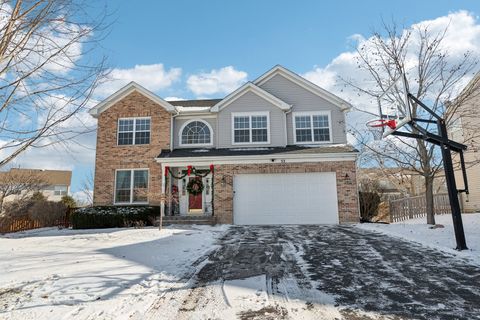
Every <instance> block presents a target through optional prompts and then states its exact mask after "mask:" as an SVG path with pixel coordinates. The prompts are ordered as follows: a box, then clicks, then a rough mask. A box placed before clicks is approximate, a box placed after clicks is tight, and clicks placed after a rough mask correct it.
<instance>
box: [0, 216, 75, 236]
mask: <svg viewBox="0 0 480 320" xmlns="http://www.w3.org/2000/svg"><path fill="white" fill-rule="evenodd" d="M69 213H70V212H67V213H66V214H65V216H64V217H63V218H62V219H58V220H55V221H53V222H48V223H47V222H41V221H38V220H32V219H30V218H29V217H28V216H23V217H17V218H15V219H6V218H2V217H0V233H8V232H17V231H25V230H31V229H37V228H46V227H64V228H68V227H69V226H70V214H69Z"/></svg>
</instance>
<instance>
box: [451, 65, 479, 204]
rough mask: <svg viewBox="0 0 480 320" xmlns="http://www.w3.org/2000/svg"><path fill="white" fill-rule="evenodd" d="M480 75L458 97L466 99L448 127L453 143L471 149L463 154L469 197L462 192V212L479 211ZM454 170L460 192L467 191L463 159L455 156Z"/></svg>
mask: <svg viewBox="0 0 480 320" xmlns="http://www.w3.org/2000/svg"><path fill="white" fill-rule="evenodd" d="M479 85H480V74H478V75H477V76H475V77H474V78H473V79H472V81H470V83H469V84H468V85H467V86H466V87H465V89H464V90H463V91H462V93H461V94H460V95H459V97H458V98H457V102H458V99H462V96H463V95H467V96H468V98H465V99H463V101H462V102H461V103H460V106H459V107H457V109H456V110H455V114H454V115H453V121H452V124H451V125H450V127H449V135H450V137H451V139H452V140H454V141H458V142H461V143H465V144H466V145H467V146H468V149H467V151H466V152H465V153H464V158H465V163H466V168H467V170H466V171H467V179H468V187H469V191H470V194H468V195H466V194H465V193H460V195H459V197H460V204H461V207H462V210H463V212H480V134H479V129H478V128H479V126H480V109H479V107H480V88H479ZM453 155H454V164H455V166H456V168H455V180H456V183H457V189H464V187H465V186H464V184H463V178H462V172H461V170H460V158H459V157H458V156H457V155H456V154H455V153H453Z"/></svg>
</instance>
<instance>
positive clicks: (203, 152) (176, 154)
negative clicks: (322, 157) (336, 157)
mask: <svg viewBox="0 0 480 320" xmlns="http://www.w3.org/2000/svg"><path fill="white" fill-rule="evenodd" d="M348 152H352V153H353V152H358V150H357V149H355V148H353V147H352V146H348V145H333V146H322V147H306V146H286V147H270V148H269V147H266V148H222V149H216V148H211V149H206V148H188V149H175V150H173V151H170V150H162V152H161V153H160V154H159V155H158V158H183V157H185V158H188V157H229V156H251V155H268V154H315V153H318V154H326V153H348Z"/></svg>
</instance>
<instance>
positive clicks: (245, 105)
mask: <svg viewBox="0 0 480 320" xmlns="http://www.w3.org/2000/svg"><path fill="white" fill-rule="evenodd" d="M256 112H264V113H266V112H268V115H269V116H268V121H269V126H268V127H269V128H268V139H269V143H262V144H252V143H246V144H233V141H234V139H233V138H234V137H233V119H232V114H234V113H244V114H254V113H256ZM216 128H217V134H216V146H217V148H232V147H238V146H241V147H259V145H261V146H262V147H267V146H268V147H284V146H285V145H286V139H285V112H284V111H283V110H281V109H280V108H279V107H277V106H276V105H274V104H272V103H271V102H269V101H267V100H265V99H263V98H262V97H260V96H258V95H256V94H255V93H253V92H247V93H245V94H244V95H242V96H241V97H239V98H237V99H236V100H235V101H233V102H231V103H230V104H229V105H228V106H226V107H225V108H224V109H222V110H221V111H220V112H218V114H217V124H216Z"/></svg>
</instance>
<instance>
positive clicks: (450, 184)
mask: <svg viewBox="0 0 480 320" xmlns="http://www.w3.org/2000/svg"><path fill="white" fill-rule="evenodd" d="M407 99H408V101H407V103H410V101H409V100H413V102H415V103H417V104H418V105H419V106H420V107H422V108H423V109H424V110H425V111H427V112H428V113H429V114H430V115H432V117H433V118H434V119H435V120H433V119H419V118H412V119H411V120H410V122H409V123H410V125H411V126H412V127H413V128H415V129H417V131H418V132H420V134H416V133H411V132H403V131H394V132H392V133H391V134H392V135H396V136H400V137H407V138H414V139H423V140H425V141H427V142H429V143H432V144H434V145H437V146H440V148H441V151H442V160H443V168H444V171H445V180H446V184H447V190H448V198H449V200H450V209H451V211H452V220H453V229H454V232H455V240H456V242H457V247H456V250H467V249H468V248H467V243H466V240H465V230H464V228H463V221H462V213H461V209H460V201H459V199H458V193H459V192H465V193H466V194H468V182H467V179H466V169H465V162H464V161H463V151H464V150H466V149H467V146H466V145H464V144H461V143H458V142H455V141H452V140H450V139H449V138H448V132H447V125H446V123H445V119H443V118H441V117H440V116H439V115H437V114H436V113H435V112H434V111H433V110H432V109H430V108H429V107H427V106H426V105H425V104H424V103H423V102H421V101H420V100H418V99H417V98H416V97H415V96H413V95H412V94H411V93H407ZM417 122H425V123H432V124H436V125H437V130H438V134H435V133H432V132H428V131H427V130H426V129H425V128H423V127H421V126H419V125H417ZM452 150H453V151H455V152H458V153H459V154H460V160H461V161H460V164H461V167H462V173H463V177H464V184H465V189H463V190H458V189H457V185H456V182H455V171H454V167H453V160H452Z"/></svg>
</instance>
